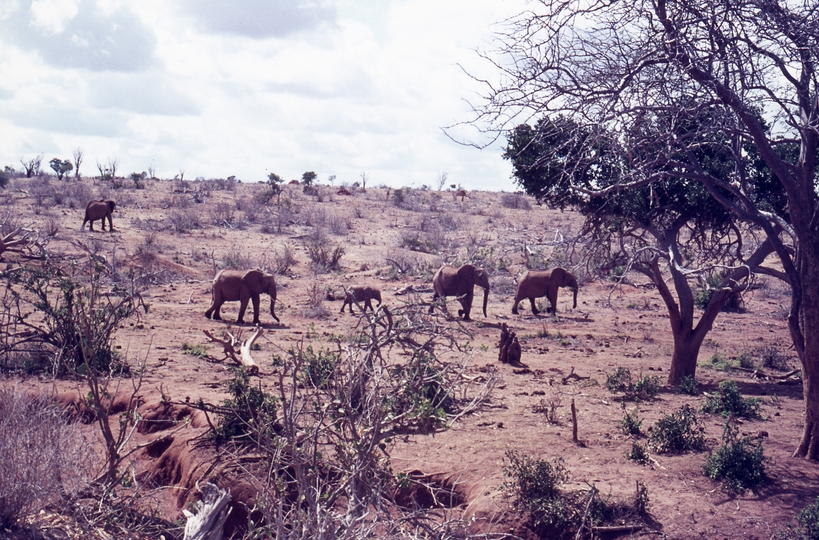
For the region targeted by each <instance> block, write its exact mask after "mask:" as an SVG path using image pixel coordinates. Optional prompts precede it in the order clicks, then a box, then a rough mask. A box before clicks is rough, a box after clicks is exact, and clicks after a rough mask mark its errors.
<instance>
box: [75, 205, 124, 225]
mask: <svg viewBox="0 0 819 540" xmlns="http://www.w3.org/2000/svg"><path fill="white" fill-rule="evenodd" d="M116 206H117V203H115V202H114V201H105V200H102V199H100V200H99V201H91V202H89V203H88V206H86V207H85V219H84V220H82V225H80V230H82V229H83V228H84V227H85V224H86V223H88V227H89V229H90V230H92V231H93V230H94V221H95V220H100V222H102V230H103V231H104V230H105V218H108V225H110V227H109V229H110V230H111V231H113V230H114V222H113V221H111V213H112V212H113V211H114V208H115V207H116ZM89 222H90V223H89Z"/></svg>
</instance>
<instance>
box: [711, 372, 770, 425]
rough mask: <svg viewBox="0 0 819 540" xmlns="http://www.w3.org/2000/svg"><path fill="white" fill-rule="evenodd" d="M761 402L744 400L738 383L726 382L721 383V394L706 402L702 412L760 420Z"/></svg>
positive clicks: (749, 399) (758, 400) (750, 399)
mask: <svg viewBox="0 0 819 540" xmlns="http://www.w3.org/2000/svg"><path fill="white" fill-rule="evenodd" d="M760 402H761V400H760V399H757V398H747V399H746V398H743V397H742V394H740V393H739V388H737V383H735V382H734V381H729V380H725V381H722V382H721V383H719V392H718V393H717V394H716V395H713V396H710V397H709V398H708V399H707V400H706V401H705V404H704V405H703V406H702V410H703V412H707V413H712V414H721V415H722V416H732V415H733V416H738V417H743V418H759V408H760Z"/></svg>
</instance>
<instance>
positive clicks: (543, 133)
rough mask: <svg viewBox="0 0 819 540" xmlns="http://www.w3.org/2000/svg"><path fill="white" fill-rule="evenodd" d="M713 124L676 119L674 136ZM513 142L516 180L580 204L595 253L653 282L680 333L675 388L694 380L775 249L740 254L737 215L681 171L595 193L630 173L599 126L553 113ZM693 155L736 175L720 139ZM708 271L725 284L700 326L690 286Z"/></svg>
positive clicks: (540, 194) (558, 200)
mask: <svg viewBox="0 0 819 540" xmlns="http://www.w3.org/2000/svg"><path fill="white" fill-rule="evenodd" d="M709 120H710V119H709V118H708V117H704V118H699V119H689V121H687V122H678V123H677V131H678V132H680V133H679V135H680V136H685V134H686V132H692V133H696V132H697V131H698V128H697V124H699V123H702V122H708V121H709ZM656 121H660V119H655V122H656ZM628 128H629V129H628V130H627V131H626V134H627V137H626V140H628V139H630V138H634V137H639V138H641V139H645V140H650V137H649V134H648V133H644V132H645V131H649V132H650V131H652V130H655V129H657V127H656V126H655V125H654V123H653V122H646V121H643V122H642V123H641V124H639V125H636V126H628ZM507 138H508V144H507V147H506V150H505V152H504V154H503V156H504V158H506V159H509V160H510V161H511V162H512V165H513V168H514V177H515V178H516V179H517V181H518V183H520V185H521V186H522V187H523V188H524V189H525V190H526V191H527V193H529V194H531V195H534V196H535V197H537V198H538V200H539V201H540V202H544V203H546V204H548V205H550V206H553V207H559V208H564V207H565V206H567V205H571V206H572V207H575V208H577V209H578V210H579V211H580V212H581V213H582V214H583V215H584V216H585V218H586V222H585V227H584V233H585V236H586V240H587V241H588V244H587V245H588V246H589V247H590V251H591V252H594V253H595V254H597V256H598V257H600V256H602V257H603V258H604V259H605V260H607V261H619V262H620V263H622V264H627V265H628V266H629V267H631V268H633V269H635V270H637V271H639V272H641V273H642V274H644V275H646V276H647V277H648V278H649V279H650V280H651V281H652V283H653V284H654V285H655V286H656V288H657V290H658V291H659V293H660V296H661V297H662V299H663V301H664V303H665V305H666V308H667V309H668V314H669V320H670V324H671V332H672V335H673V336H674V352H673V354H672V359H671V369H670V370H669V376H668V382H669V384H673V385H678V384H679V383H680V380H681V379H682V377H684V376H687V375H688V376H694V374H695V372H696V367H697V356H698V354H699V350H700V347H701V345H702V342H703V340H704V339H705V336H706V335H707V333H708V332H709V331H710V330H711V328H712V326H713V323H714V321H715V320H716V317H717V315H718V314H719V312H720V309H721V308H722V307H723V305H724V304H725V302H726V301H727V300H728V299H730V298H731V297H732V296H735V295H737V294H739V293H740V292H741V291H742V290H743V289H744V288H745V287H746V286H747V284H748V283H749V278H750V277H751V272H752V271H757V270H758V269H759V267H760V265H761V263H762V262H763V261H764V260H765V257H766V256H767V255H769V254H770V253H771V252H772V249H773V248H772V245H771V243H770V242H764V243H762V244H761V245H760V244H756V245H753V246H752V249H751V253H750V254H747V253H743V231H742V229H741V228H740V227H738V226H737V225H736V223H735V222H736V219H735V218H734V217H733V216H732V215H731V213H730V212H729V211H728V210H727V209H726V208H725V207H724V206H722V205H721V204H720V203H719V202H717V201H716V200H715V199H714V198H713V197H711V196H710V194H709V193H708V191H707V190H706V189H705V188H704V187H703V186H702V184H700V183H698V182H696V181H694V180H688V179H685V178H679V177H678V176H676V175H674V174H668V175H667V176H666V177H665V178H664V179H663V180H657V181H655V182H653V183H652V184H651V185H647V186H642V187H637V188H634V189H629V190H622V191H615V192H611V193H609V194H608V195H607V196H605V197H594V196H588V195H587V193H594V192H595V191H599V190H600V189H604V188H606V187H609V186H616V185H618V184H620V183H621V182H622V178H623V176H624V175H626V174H628V172H629V167H630V165H629V162H628V161H626V160H624V159H622V153H621V152H620V147H621V144H622V143H621V141H620V140H618V138H617V137H615V136H614V135H613V134H611V133H603V132H601V130H600V129H599V128H598V129H595V130H591V129H587V128H584V127H583V126H581V125H578V124H577V123H576V122H574V121H573V120H572V119H570V118H565V117H557V118H554V119H551V118H548V117H546V118H542V119H540V120H539V121H538V122H537V123H536V124H535V126H534V127H532V126H529V125H528V124H521V125H519V126H517V127H516V128H515V129H514V130H512V131H511V132H510V133H509V134H508V137H507ZM696 152H697V153H698V154H700V156H701V157H700V159H701V161H702V162H703V163H706V166H707V167H708V168H709V169H711V170H712V171H713V174H725V173H727V172H730V169H731V168H732V162H733V154H732V153H730V152H725V146H724V145H723V144H722V143H721V141H719V140H717V141H707V140H702V141H701V142H700V145H699V146H698V148H697V149H696ZM757 165H758V166H760V167H763V168H764V164H762V163H757ZM661 168H663V167H661ZM726 196H728V197H730V194H726ZM709 275H713V276H717V277H721V283H720V284H719V287H717V288H716V289H715V290H714V291H713V294H711V295H710V297H709V298H708V299H707V300H706V305H705V306H704V309H703V313H702V315H701V317H700V318H699V320H698V321H697V320H696V310H695V307H696V304H697V302H696V300H695V295H694V292H693V291H692V283H696V282H699V283H703V282H707V280H706V279H704V278H706V277H708V276H709ZM669 277H670V280H669V279H668V278H669ZM668 281H670V282H671V284H672V287H673V291H674V292H673V293H672V290H671V288H669V286H668Z"/></svg>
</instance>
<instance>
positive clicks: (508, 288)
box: [489, 275, 518, 297]
mask: <svg viewBox="0 0 819 540" xmlns="http://www.w3.org/2000/svg"><path fill="white" fill-rule="evenodd" d="M489 281H490V283H491V285H492V292H493V293H494V294H495V295H496V296H498V297H501V296H503V297H506V296H514V294H515V291H517V288H518V286H517V283H515V278H514V277H512V276H510V275H500V276H495V277H492V278H491V279H490V280H489Z"/></svg>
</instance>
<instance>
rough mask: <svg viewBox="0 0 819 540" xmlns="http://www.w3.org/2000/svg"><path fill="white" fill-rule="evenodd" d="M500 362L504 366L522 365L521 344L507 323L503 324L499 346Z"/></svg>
mask: <svg viewBox="0 0 819 540" xmlns="http://www.w3.org/2000/svg"><path fill="white" fill-rule="evenodd" d="M498 347H499V348H500V351H498V361H500V362H501V363H502V364H513V365H518V364H520V343H519V342H518V337H517V335H515V333H514V332H512V331H511V330H509V327H508V326H507V325H506V323H503V324H501V335H500V343H499V344H498Z"/></svg>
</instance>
